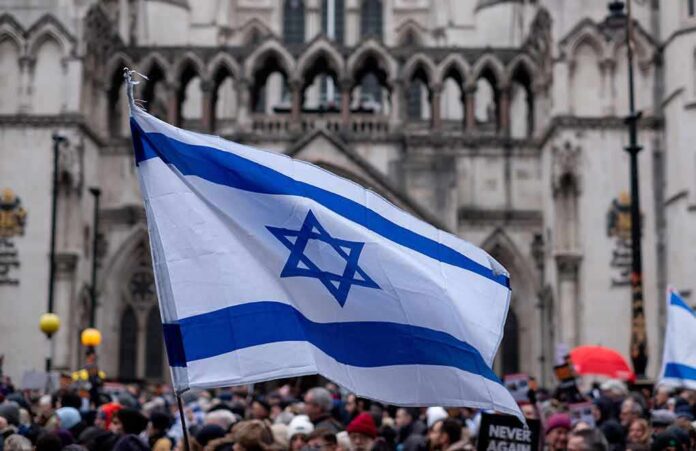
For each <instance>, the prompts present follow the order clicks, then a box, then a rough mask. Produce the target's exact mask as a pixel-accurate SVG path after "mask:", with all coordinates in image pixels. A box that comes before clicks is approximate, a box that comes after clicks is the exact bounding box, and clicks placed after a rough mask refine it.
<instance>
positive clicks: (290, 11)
mask: <svg viewBox="0 0 696 451" xmlns="http://www.w3.org/2000/svg"><path fill="white" fill-rule="evenodd" d="M283 40H284V41H285V42H286V43H287V44H302V43H303V42H304V41H305V7H304V2H303V1H302V0H285V5H284V7H283Z"/></svg>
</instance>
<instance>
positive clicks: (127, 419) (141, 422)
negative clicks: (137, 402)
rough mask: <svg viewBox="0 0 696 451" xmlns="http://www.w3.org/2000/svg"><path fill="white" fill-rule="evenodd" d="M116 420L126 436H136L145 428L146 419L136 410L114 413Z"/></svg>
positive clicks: (122, 410)
mask: <svg viewBox="0 0 696 451" xmlns="http://www.w3.org/2000/svg"><path fill="white" fill-rule="evenodd" d="M116 418H118V419H119V421H121V424H122V425H123V432H125V433H126V434H135V435H138V434H140V433H141V432H143V431H144V430H145V428H146V427H147V423H148V419H147V417H146V416H145V415H143V414H142V413H140V411H139V410H137V409H121V410H119V411H118V412H116Z"/></svg>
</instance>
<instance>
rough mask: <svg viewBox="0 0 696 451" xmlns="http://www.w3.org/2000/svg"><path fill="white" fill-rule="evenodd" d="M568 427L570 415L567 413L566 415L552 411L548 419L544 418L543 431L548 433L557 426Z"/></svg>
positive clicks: (569, 425)
mask: <svg viewBox="0 0 696 451" xmlns="http://www.w3.org/2000/svg"><path fill="white" fill-rule="evenodd" d="M570 427H571V424H570V417H569V416H568V415H566V414H565V413H554V414H553V415H551V416H550V417H549V419H548V420H546V431H545V433H546V434H548V433H549V432H551V431H553V430H554V429H558V428H564V429H566V430H570Z"/></svg>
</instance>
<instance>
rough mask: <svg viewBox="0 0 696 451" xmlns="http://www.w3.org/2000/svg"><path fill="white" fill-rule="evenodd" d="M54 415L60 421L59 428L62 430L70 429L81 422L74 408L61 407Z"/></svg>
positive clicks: (78, 413)
mask: <svg viewBox="0 0 696 451" xmlns="http://www.w3.org/2000/svg"><path fill="white" fill-rule="evenodd" d="M56 415H57V416H58V418H59V419H60V427H62V428H63V429H72V428H73V426H75V425H77V423H79V422H80V421H82V417H81V416H80V412H78V410H77V409H76V408H74V407H61V408H60V409H58V410H56Z"/></svg>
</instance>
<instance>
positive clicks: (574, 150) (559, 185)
mask: <svg viewBox="0 0 696 451" xmlns="http://www.w3.org/2000/svg"><path fill="white" fill-rule="evenodd" d="M552 152H553V160H552V163H551V164H552V167H551V174H552V178H551V188H552V189H553V193H554V196H556V195H558V194H559V193H560V192H561V191H563V190H566V189H572V190H573V191H574V193H575V194H576V195H577V194H579V192H580V188H581V184H580V182H581V177H580V147H578V146H573V145H572V144H571V143H570V142H569V141H566V142H564V143H563V144H562V145H561V146H554V147H553V148H552Z"/></svg>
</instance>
